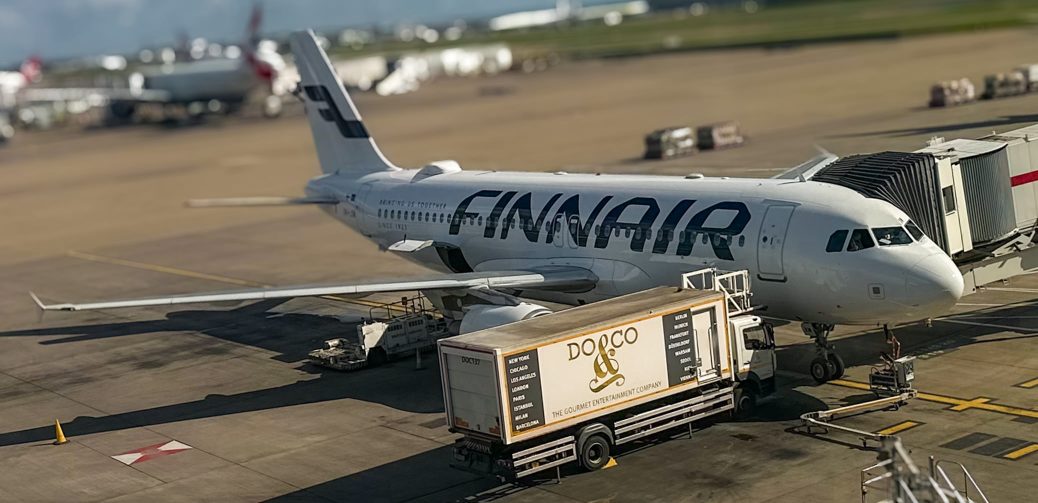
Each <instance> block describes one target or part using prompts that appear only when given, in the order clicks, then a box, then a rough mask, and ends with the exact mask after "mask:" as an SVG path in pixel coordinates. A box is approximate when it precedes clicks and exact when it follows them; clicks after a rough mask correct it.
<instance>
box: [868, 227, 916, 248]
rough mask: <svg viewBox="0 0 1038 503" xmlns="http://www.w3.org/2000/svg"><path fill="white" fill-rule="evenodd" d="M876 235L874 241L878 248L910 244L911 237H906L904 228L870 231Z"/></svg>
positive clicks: (884, 228) (879, 228)
mask: <svg viewBox="0 0 1038 503" xmlns="http://www.w3.org/2000/svg"><path fill="white" fill-rule="evenodd" d="M872 232H873V233H874V234H875V235H876V241H879V245H880V246H895V245H907V244H912V237H911V236H909V235H908V232H906V231H905V229H904V227H877V228H875V229H872Z"/></svg>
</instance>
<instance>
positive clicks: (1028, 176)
mask: <svg viewBox="0 0 1038 503" xmlns="http://www.w3.org/2000/svg"><path fill="white" fill-rule="evenodd" d="M1009 181H1010V182H1012V184H1013V187H1016V186H1017V185H1023V184H1025V183H1031V182H1035V181H1038V171H1032V172H1030V173H1023V174H1020V175H1016V176H1014V177H1012V178H1010V179H1009Z"/></svg>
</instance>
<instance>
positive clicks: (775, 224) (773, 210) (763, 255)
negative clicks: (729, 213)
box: [757, 205, 796, 281]
mask: <svg viewBox="0 0 1038 503" xmlns="http://www.w3.org/2000/svg"><path fill="white" fill-rule="evenodd" d="M794 209H796V207H795V206H789V205H775V206H768V209H767V211H765V212H764V221H763V222H761V228H760V238H758V241H757V277H758V278H760V279H763V280H770V281H785V280H786V272H785V269H784V268H783V265H782V248H783V246H785V243H786V231H787V230H789V219H790V218H791V217H792V216H793V210H794Z"/></svg>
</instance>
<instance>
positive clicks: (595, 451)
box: [580, 435, 609, 472]
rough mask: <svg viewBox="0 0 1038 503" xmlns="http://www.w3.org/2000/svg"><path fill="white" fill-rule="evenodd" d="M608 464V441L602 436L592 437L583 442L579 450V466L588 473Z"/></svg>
mask: <svg viewBox="0 0 1038 503" xmlns="http://www.w3.org/2000/svg"><path fill="white" fill-rule="evenodd" d="M608 462H609V440H606V438H605V437H603V436H602V435H594V436H592V437H591V438H589V439H587V441H586V442H584V447H582V448H581V449H580V464H581V465H582V466H583V467H584V469H586V470H587V471H589V472H593V471H595V470H598V469H599V468H602V467H603V466H605V464H606V463H608Z"/></svg>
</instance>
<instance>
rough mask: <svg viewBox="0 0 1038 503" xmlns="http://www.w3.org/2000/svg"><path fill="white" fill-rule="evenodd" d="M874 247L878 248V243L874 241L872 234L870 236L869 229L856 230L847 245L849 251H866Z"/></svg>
mask: <svg viewBox="0 0 1038 503" xmlns="http://www.w3.org/2000/svg"><path fill="white" fill-rule="evenodd" d="M873 246H876V243H875V242H874V241H872V234H869V230H868V229H854V232H852V233H851V240H850V242H848V243H847V251H849V252H852V251H858V250H864V249H866V248H872V247H873Z"/></svg>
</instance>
